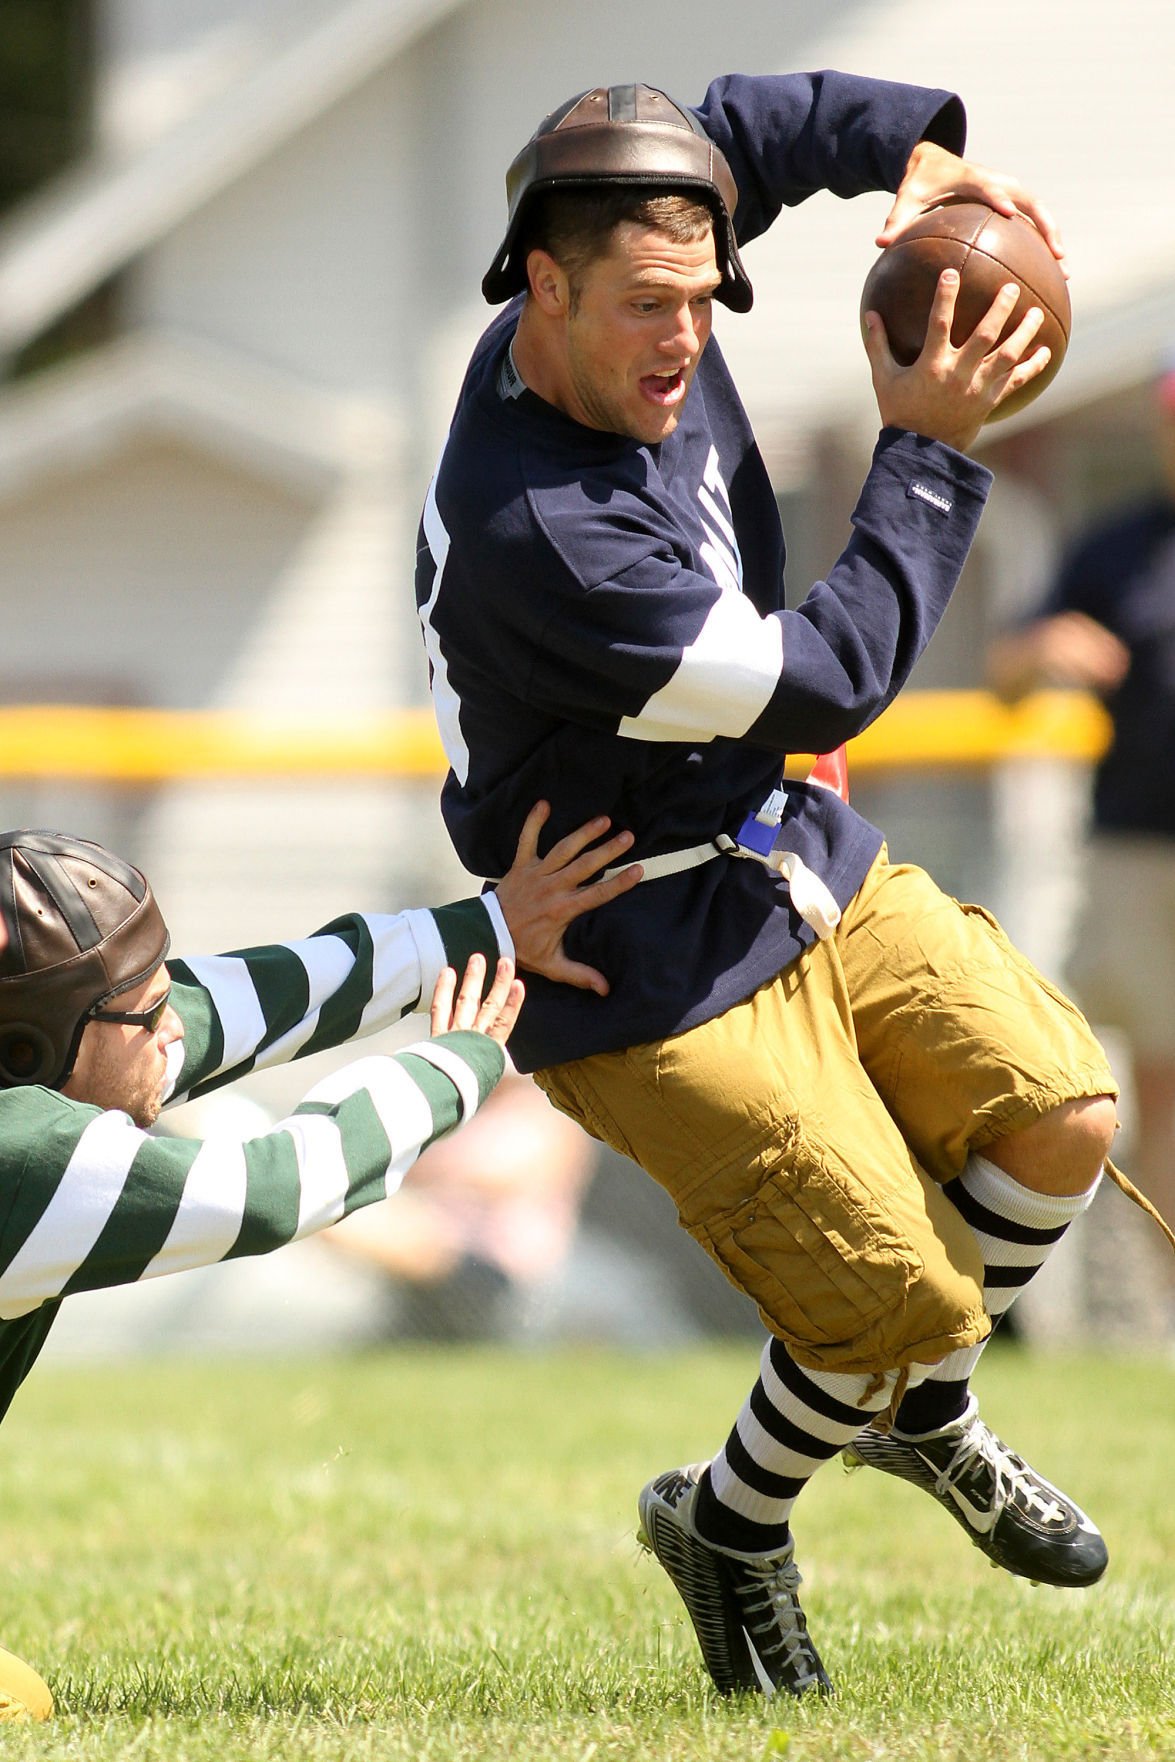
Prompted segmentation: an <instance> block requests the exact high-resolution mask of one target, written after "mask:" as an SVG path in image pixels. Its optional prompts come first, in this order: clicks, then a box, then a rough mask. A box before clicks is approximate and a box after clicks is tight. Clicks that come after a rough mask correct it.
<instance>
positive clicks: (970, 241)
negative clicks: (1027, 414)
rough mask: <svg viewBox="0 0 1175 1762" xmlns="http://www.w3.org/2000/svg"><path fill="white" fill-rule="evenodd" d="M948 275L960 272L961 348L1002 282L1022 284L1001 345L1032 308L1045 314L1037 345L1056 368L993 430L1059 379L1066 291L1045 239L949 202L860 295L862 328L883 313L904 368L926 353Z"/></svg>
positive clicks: (997, 413)
mask: <svg viewBox="0 0 1175 1762" xmlns="http://www.w3.org/2000/svg"><path fill="white" fill-rule="evenodd" d="M944 269H957V270H958V271H959V275H960V284H959V297H958V301H957V302H956V305H955V321H954V324H953V325H952V326H951V341H952V342H953V343H954V344H955V346H956V347H958V346H959V344H960V343H962V342H964V341H966V339H967V337H969V336H970V334H971V332H972V331H973V330H974V329H975V326H976V325H977V324H978V322H979V320H980V319H981V318H982V317H983V314H984V313H985V312H986V311H987V309H988V307H989V306H990V305H991V303H992V301H993V300H994V299H995V297H996V295H997V294H998V293H999V290H1000V289H1001V288H1002V287H1003V285H1004V283H1005V282H1008V281H1014V282H1017V283H1018V284H1019V287H1020V298H1019V299H1018V300H1017V302H1016V306H1015V310H1014V311H1013V313H1012V316H1011V317H1010V318H1009V319H1008V322H1007V324H1006V325H1005V326H1004V329H1003V331H1002V333H1001V337H1000V340H1001V341H1002V340H1003V338H1004V337H1006V336H1007V335H1009V333H1010V332H1011V331H1013V330H1014V329H1015V328H1016V326H1017V324H1019V322H1020V320H1021V319H1022V318H1023V316H1024V314H1025V312H1027V310H1028V308H1029V307H1030V306H1039V307H1041V308H1042V310H1043V312H1044V323H1043V324H1042V326H1041V328H1040V330H1039V331H1038V332H1037V336H1036V342H1037V344H1040V343H1046V344H1047V345H1048V347H1049V348H1050V349H1051V350H1052V360H1051V361H1050V362H1049V364H1048V366H1047V367H1046V368H1045V370H1044V372H1043V373H1039V374H1037V376H1036V378H1035V379H1033V380H1031V381H1030V382H1029V383H1028V384H1027V385H1026V386H1022V387H1021V388H1020V390H1019V391H1018V392H1015V393H1013V395H1012V396H1011V397H1010V398H1005V400H1004V402H1003V403H1002V404H1000V405H999V406H998V407H997V408H996V409H995V410H994V411H993V412H992V414H991V415H990V416H989V417H988V421H989V422H998V421H999V420H1000V418H1001V417H1004V416H1010V415H1011V414H1012V412H1013V411H1015V410H1022V409H1023V408H1024V406H1025V405H1026V404H1030V403H1031V402H1032V400H1033V399H1034V398H1038V397H1039V396H1040V394H1041V392H1042V391H1044V389H1045V387H1046V386H1047V385H1048V384H1049V383H1050V382H1051V381H1052V380H1053V379H1055V378H1056V375H1057V372H1058V370H1059V369H1060V366H1061V362H1062V361H1063V360H1064V358H1065V350H1066V349H1067V348H1068V346H1069V331H1070V328H1071V325H1072V310H1071V308H1070V305H1069V287H1068V283H1067V282H1066V280H1065V277H1064V274H1063V273H1062V270H1061V266H1060V264H1059V263H1058V262H1057V260H1056V258H1055V257H1054V256H1053V254H1052V252H1051V251H1050V250H1049V248H1048V245H1047V244H1046V243H1045V241H1044V239H1043V238H1042V236H1041V234H1040V233H1039V232H1037V230H1036V228H1035V226H1033V224H1032V222H1031V221H1030V220H1026V219H1025V218H1024V216H1023V215H1022V214H1014V215H1012V216H1010V217H1009V216H1006V215H1003V214H997V213H996V212H995V210H994V209H993V208H988V207H986V206H985V205H984V204H983V203H981V202H951V203H944V204H943V205H942V206H941V207H938V208H931V209H928V210H927V212H926V213H925V214H922V215H920V216H919V217H918V219H917V220H916V221H914V223H913V225H912V226H908V227H907V228H906V230H905V232H904V233H902V234H901V236H900V237H899V238H897V239H895V240H894V242H893V244H892V245H890V246H888V247H887V249H886V250H884V251H883V252H882V253H881V256H880V257H879V258H878V259H877V262H876V263H875V264H874V265H873V268H872V269H871V270H870V271H869V274H868V276H867V277H866V279H865V286H864V289H863V291H862V294H861V317H862V320H863V319H864V316H865V313H866V312H868V311H874V312H880V314H881V316H882V319H883V320H884V322H885V331H886V335H887V337H888V338H889V346H890V348H891V350H892V351H893V354H894V357H895V359H896V360H898V361H900V362H901V363H902V364H903V366H909V365H910V363H911V362H912V361H916V360H917V359H918V356H919V355H920V354H921V352H922V344H923V342H924V341H925V339H926V325H927V322H928V320H929V318H930V307H931V302H932V301H933V299H934V292H935V289H936V287H937V286H938V278H939V275H940V274H941V272H942V271H943V270H944Z"/></svg>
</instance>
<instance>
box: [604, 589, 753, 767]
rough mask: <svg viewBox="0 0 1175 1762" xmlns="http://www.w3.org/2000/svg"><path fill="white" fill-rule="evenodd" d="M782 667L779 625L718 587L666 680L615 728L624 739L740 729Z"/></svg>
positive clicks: (734, 733)
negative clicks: (701, 621)
mask: <svg viewBox="0 0 1175 1762" xmlns="http://www.w3.org/2000/svg"><path fill="white" fill-rule="evenodd" d="M782 672H783V625H782V624H781V623H780V621H779V619H778V618H773V617H767V618H764V617H762V616H761V615H760V613H758V612H757V611H756V610H755V608H754V606H753V605H752V604H751V602H750V601H749V600H748V599H747V598H746V597H745V596H744V595H743V594H740V593H731V592H726V593H720V594H719V595H718V598H717V599H716V600H715V601H714V604H713V606H711V608H710V612H709V615H708V616H707V618H706V622H705V623H704V624H703V626H702V628H701V630H700V631H699V632H698V635H697V637H696V638H695V640H694V641H693V642H692V643H691V644H690V646H689V647H688V648H687V649H685V650H683V652H682V657H681V661H680V664H679V665H678V668H677V671H676V672H675V673H674V675H673V677H672V679H670V680H669V681H668V683H667V684H665V685H663V686H662V687H661V689H660V691H655V692H654V693H653V695H652V697H651V698H650V699H649V701H648V703H647V704H646V705H645V707H644V709H643V710H641V712H640V714H639V715H637V716H626V717H625V718H624V719H623V720H622V722H621V724H620V728H619V733H620V734H621V735H622V736H623V737H625V738H626V739H629V740H713V739H714V738H715V737H716V736H718V735H727V736H730V737H733V738H738V736H740V735H743V734H745V733H746V731H747V729H748V728H750V726H751V724H752V723H753V722H755V721H756V720H757V719H758V717H759V716H761V715H762V713H763V711H764V710H765V709H766V707H767V705H768V703H769V702H770V701H771V694H772V692H773V691H774V690H775V688H776V686H777V685H778V684H779V679H780V675H781V673H782Z"/></svg>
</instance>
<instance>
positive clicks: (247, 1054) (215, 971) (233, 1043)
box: [187, 954, 265, 1081]
mask: <svg viewBox="0 0 1175 1762" xmlns="http://www.w3.org/2000/svg"><path fill="white" fill-rule="evenodd" d="M187 964H188V966H189V967H190V968H191V971H192V976H193V977H194V978H195V980H196V982H197V984H199V985H203V986H204V988H205V990H206V991H207V992H209V994H210V995H211V998H212V1004H213V1008H214V1009H215V1010H216V1013H217V1016H218V1017H219V1018H220V1028H221V1033H222V1034H223V1035H224V1056H223V1058H222V1059H221V1062H220V1064H219V1065H218V1066H217V1070H216V1071H215V1072H212V1071H209V1072H207V1073H206V1074H205V1078H204V1080H205V1081H207V1078H208V1077H210V1076H215V1075H218V1074H219V1072H220V1071H227V1070H231V1069H232V1068H233V1066H234V1065H239V1064H241V1063H242V1062H243V1061H244V1060H245V1059H250V1058H252V1056H253V1054H254V1053H255V1052H256V1050H257V1048H258V1047H259V1046H260V1044H261V1041H262V1039H263V1037H264V1035H265V1017H264V1015H263V1014H262V1011H261V1003H260V1000H259V999H258V996H257V991H256V988H255V987H254V984H253V980H252V978H251V976H250V973H249V968H248V966H247V965H246V963H245V962H244V961H243V960H242V959H241V958H240V956H239V955H227V954H221V955H198V956H196V958H195V959H194V960H189V961H188V963H187Z"/></svg>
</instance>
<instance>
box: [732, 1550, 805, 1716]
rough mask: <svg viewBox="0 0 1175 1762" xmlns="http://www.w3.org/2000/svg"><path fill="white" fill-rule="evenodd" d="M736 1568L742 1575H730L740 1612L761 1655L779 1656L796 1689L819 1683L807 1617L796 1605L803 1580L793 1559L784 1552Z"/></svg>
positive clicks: (741, 1563)
mask: <svg viewBox="0 0 1175 1762" xmlns="http://www.w3.org/2000/svg"><path fill="white" fill-rule="evenodd" d="M738 1567H739V1572H740V1573H741V1575H742V1576H741V1577H738V1576H735V1577H733V1585H734V1589H735V1591H736V1593H737V1595H738V1598H739V1607H740V1613H741V1614H742V1615H743V1616H744V1617H745V1620H746V1626H747V1627H748V1628H749V1629H750V1632H751V1636H752V1638H753V1639H754V1642H755V1645H756V1647H757V1648H758V1650H759V1652H760V1653H761V1654H762V1656H763V1657H764V1658H771V1659H776V1658H778V1659H781V1660H782V1662H783V1664H784V1665H785V1666H786V1668H787V1670H788V1672H789V1673H790V1676H791V1680H792V1681H793V1682H794V1684H795V1686H796V1687H797V1688H801V1689H802V1688H807V1687H808V1686H809V1685H810V1684H812V1683H819V1681H820V1676H819V1672H818V1670H817V1668H816V1664H815V1661H814V1653H813V1647H812V1642H811V1640H810V1639H809V1637H808V1624H807V1620H806V1618H805V1616H804V1611H803V1610H802V1609H801V1608H800V1601H799V1590H800V1585H801V1584H802V1583H803V1580H802V1578H801V1576H800V1569H799V1567H798V1566H797V1565H796V1563H795V1560H794V1558H793V1557H792V1556H791V1555H786V1554H785V1555H778V1556H776V1557H775V1558H774V1559H772V1560H765V1561H763V1562H762V1564H757V1563H756V1562H754V1561H749V1560H748V1561H739V1562H738ZM760 1611H761V1612H762V1614H760V1613H759V1612H760ZM757 1615H758V1616H759V1619H756V1616H757Z"/></svg>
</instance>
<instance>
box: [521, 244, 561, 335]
mask: <svg viewBox="0 0 1175 1762" xmlns="http://www.w3.org/2000/svg"><path fill="white" fill-rule="evenodd" d="M526 279H527V284H528V286H529V288H530V297H531V299H532V300H533V301H534V302H535V304H536V306H538V308H539V310H540V311H541V312H543V313H544V314H545V315H546V316H547V317H548V318H562V317H564V316H565V315H566V313H567V311H568V308H569V305H570V288H569V284H568V280H567V276H566V274H565V273H564V271H563V270H562V269H560V267H559V265H558V264H557V263H556V261H555V259H554V258H553V257H552V256H551V253H550V252H549V251H542V250H539V249H538V248H537V247H536V249H535V250H533V251H530V252H528V253H527V258H526Z"/></svg>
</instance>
